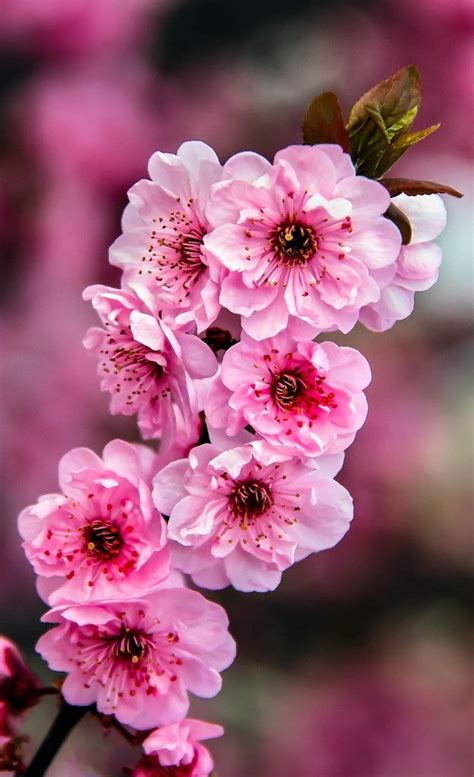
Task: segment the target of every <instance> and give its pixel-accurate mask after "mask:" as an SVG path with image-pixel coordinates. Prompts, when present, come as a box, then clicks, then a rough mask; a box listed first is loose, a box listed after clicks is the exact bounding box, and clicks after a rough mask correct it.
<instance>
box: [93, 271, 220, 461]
mask: <svg viewBox="0 0 474 777" xmlns="http://www.w3.org/2000/svg"><path fill="white" fill-rule="evenodd" d="M142 292H143V296H142V298H140V297H139V296H138V295H137V294H135V292H134V291H132V290H126V289H112V288H108V287H107V286H89V288H87V289H86V290H85V291H84V295H83V296H84V299H86V300H89V299H90V300H92V304H93V306H94V308H95V309H96V310H97V312H98V314H99V316H100V318H101V320H102V322H103V324H104V326H105V328H104V329H101V328H99V327H92V328H91V329H89V330H88V332H87V334H86V336H85V338H84V341H83V342H84V346H85V347H86V348H87V350H88V351H90V352H91V353H92V354H94V355H95V356H96V357H97V358H99V359H100V361H99V367H98V371H99V374H100V375H101V376H102V381H101V388H102V390H103V391H109V392H110V393H111V394H112V399H111V402H110V412H111V413H112V415H116V414H117V413H122V414H124V415H134V414H135V413H136V414H137V415H138V425H139V427H140V431H141V433H142V435H143V437H145V438H150V437H161V440H162V445H163V447H165V448H167V447H171V446H172V445H174V444H175V443H176V442H178V443H179V444H182V446H183V448H184V447H185V446H186V444H188V443H189V444H192V443H193V442H196V440H197V438H198V437H199V430H200V427H201V422H200V420H199V410H200V407H199V403H198V397H197V392H196V386H195V385H194V382H193V379H199V378H207V377H210V376H211V375H213V374H214V373H215V371H216V369H217V362H216V359H215V356H214V354H213V353H212V351H211V349H210V348H209V347H208V346H207V345H206V344H205V343H204V342H202V340H200V339H199V337H196V336H195V335H191V334H184V333H183V332H180V331H176V332H172V331H171V330H170V329H169V328H168V326H167V325H166V324H165V323H164V321H163V320H162V319H161V318H159V316H158V315H157V311H156V309H154V300H153V299H151V298H150V295H149V294H146V290H145V289H142Z"/></svg>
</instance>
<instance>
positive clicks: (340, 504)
mask: <svg viewBox="0 0 474 777" xmlns="http://www.w3.org/2000/svg"><path fill="white" fill-rule="evenodd" d="M342 459H343V457H342V455H338V456H324V457H320V458H319V459H318V468H316V465H314V464H313V465H312V466H310V465H309V464H307V463H305V462H304V461H301V460H299V459H292V460H288V457H285V455H281V454H278V453H277V452H275V451H274V450H272V449H270V448H269V447H268V446H267V445H265V443H262V442H261V441H260V442H253V443H248V444H246V445H242V446H239V447H237V448H229V449H227V450H224V451H222V449H221V448H220V447H218V446H216V445H213V444H205V445H200V446H198V447H197V448H194V449H193V450H192V451H191V453H190V455H189V459H181V460H180V461H176V462H173V463H172V464H169V465H168V466H167V467H165V468H164V469H163V470H162V471H161V472H159V473H158V474H157V476H156V477H155V479H154V489H153V499H154V501H155V504H156V505H157V506H158V507H159V509H161V510H162V511H163V512H164V513H166V514H167V515H170V520H169V523H168V536H169V538H170V539H171V540H174V541H175V542H174V547H173V553H174V563H175V564H176V566H177V568H178V569H181V570H182V571H183V572H187V573H189V574H191V575H192V578H193V580H194V581H195V583H197V584H198V585H202V586H204V587H206V588H212V589H217V588H224V587H225V586H227V585H229V584H231V585H232V586H233V587H234V588H236V589H237V590H239V591H268V590H273V589H275V588H276V587H277V586H278V585H279V583H280V581H281V576H282V572H283V571H284V570H285V569H287V568H288V567H290V566H291V565H292V564H293V563H294V562H295V561H299V560H301V559H303V558H306V556H308V555H309V554H310V553H315V552H318V551H320V550H324V549H326V548H330V547H333V545H335V544H336V543H337V542H339V540H340V539H341V538H342V537H343V536H344V534H345V533H346V531H347V530H348V528H349V524H350V521H351V519H352V500H351V497H350V495H349V494H348V492H347V491H346V490H345V488H343V487H342V486H341V485H339V483H336V482H335V481H334V480H333V477H334V475H335V474H336V472H338V470H339V469H340V467H341V465H342Z"/></svg>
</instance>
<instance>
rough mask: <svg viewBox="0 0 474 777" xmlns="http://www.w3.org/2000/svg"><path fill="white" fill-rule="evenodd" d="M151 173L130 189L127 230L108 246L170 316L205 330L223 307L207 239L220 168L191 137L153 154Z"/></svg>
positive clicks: (119, 263)
mask: <svg viewBox="0 0 474 777" xmlns="http://www.w3.org/2000/svg"><path fill="white" fill-rule="evenodd" d="M149 173H150V177H151V181H150V180H142V181H139V182H138V183H136V184H135V185H134V186H132V188H131V189H130V191H129V193H128V194H129V199H130V204H129V205H128V206H127V208H126V209H125V213H124V217H123V221H122V227H123V234H122V235H121V236H120V237H119V238H117V240H116V241H115V243H114V244H113V245H112V247H111V249H110V262H111V263H112V264H115V265H117V266H118V267H121V268H122V269H123V270H124V271H125V273H126V276H127V278H128V279H129V280H130V281H132V282H133V283H134V284H138V285H144V286H146V287H147V288H149V290H150V292H151V294H152V295H153V296H154V297H155V299H156V300H157V302H158V306H159V308H160V310H162V311H163V316H164V318H165V319H166V320H169V319H171V320H172V321H173V322H176V323H177V324H179V325H182V324H187V323H189V322H192V321H195V322H196V325H197V329H198V332H202V331H203V330H204V329H206V328H207V327H208V326H209V325H210V324H211V323H212V322H213V321H215V319H216V318H217V315H218V313H219V310H220V305H219V301H218V296H219V289H218V284H217V282H216V281H215V280H213V279H211V278H210V275H209V268H208V260H207V253H206V249H205V247H204V242H203V240H204V236H205V235H206V233H207V232H208V230H209V222H208V219H207V216H206V205H207V201H208V198H209V192H210V189H211V187H212V185H213V184H214V183H216V182H217V181H219V180H220V178H221V175H222V166H221V164H220V163H219V160H218V158H217V156H216V154H215V153H214V151H213V150H212V149H211V148H210V147H209V146H207V145H206V144H205V143H201V142H198V141H190V142H186V143H183V144H182V145H181V146H180V148H179V149H178V151H177V153H176V154H164V153H161V152H156V153H155V154H153V156H152V157H151V159H150V162H149Z"/></svg>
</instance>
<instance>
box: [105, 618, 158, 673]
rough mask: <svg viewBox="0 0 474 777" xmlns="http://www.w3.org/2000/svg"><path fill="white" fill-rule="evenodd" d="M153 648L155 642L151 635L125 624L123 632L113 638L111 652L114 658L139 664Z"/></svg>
mask: <svg viewBox="0 0 474 777" xmlns="http://www.w3.org/2000/svg"><path fill="white" fill-rule="evenodd" d="M152 648H153V642H152V640H151V639H150V638H149V637H147V636H146V635H144V634H142V633H141V632H139V631H137V630H136V629H129V628H127V627H126V626H123V627H122V632H121V634H120V635H119V636H118V637H116V638H114V640H113V643H112V649H111V652H112V655H113V656H114V658H119V659H124V660H126V661H131V662H132V664H138V662H139V661H141V660H142V659H143V658H145V657H146V656H147V655H148V654H149V653H150V652H151V650H152Z"/></svg>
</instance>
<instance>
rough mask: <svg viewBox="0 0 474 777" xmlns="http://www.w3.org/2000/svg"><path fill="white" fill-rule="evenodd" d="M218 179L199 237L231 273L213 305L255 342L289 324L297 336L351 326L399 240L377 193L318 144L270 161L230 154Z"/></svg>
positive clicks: (386, 200) (384, 274)
mask: <svg viewBox="0 0 474 777" xmlns="http://www.w3.org/2000/svg"><path fill="white" fill-rule="evenodd" d="M242 156H243V158H242ZM224 178H226V180H224V181H223V182H222V183H220V184H218V185H216V186H215V187H214V190H213V195H212V203H211V204H210V205H209V207H208V213H209V218H210V219H211V221H212V223H213V225H214V226H216V229H214V230H213V231H212V232H211V233H210V234H209V235H207V237H206V238H205V240H204V242H205V246H206V249H207V251H208V254H209V255H210V256H211V257H212V262H211V268H214V269H213V272H216V273H218V272H219V271H220V267H221V266H224V267H225V268H227V269H228V270H229V271H230V272H229V273H228V274H227V275H226V276H225V277H223V280H222V288H221V294H220V302H221V304H222V305H223V306H224V307H227V308H228V309H229V310H231V311H232V312H234V313H240V314H241V315H242V326H243V328H244V329H245V331H246V332H247V333H248V334H250V335H251V336H252V337H254V338H255V339H258V340H262V339H263V338H266V337H271V336H272V335H275V334H277V333H278V332H281V331H282V330H283V329H285V328H286V327H287V326H288V325H290V326H291V327H293V326H296V327H297V328H295V330H294V331H295V332H298V334H302V332H303V331H305V332H307V331H308V326H309V327H310V328H311V329H312V331H313V333H317V332H321V331H323V330H331V329H335V328H337V329H340V330H341V331H342V332H348V331H349V330H350V329H352V327H353V326H354V324H355V323H356V321H357V319H358V316H359V310H360V309H361V308H362V307H364V306H365V305H368V304H369V303H371V302H377V301H378V300H379V299H380V290H381V288H382V287H383V286H385V285H387V284H388V283H389V282H390V281H391V280H392V278H393V276H394V274H395V262H396V259H397V256H398V253H399V250H400V244H401V238H400V233H399V231H398V229H397V228H396V227H395V226H394V225H393V224H392V223H391V222H389V221H388V220H387V219H385V218H384V217H383V215H382V214H383V213H384V212H385V211H386V210H387V208H388V206H389V204H390V197H389V194H388V192H387V191H386V190H385V188H384V187H383V186H382V185H381V184H379V183H377V182H376V181H372V180H369V179H367V178H364V177H362V176H356V175H355V171H354V167H353V165H352V162H351V160H350V157H349V155H348V154H344V153H343V152H342V149H341V148H340V147H339V146H336V145H324V144H323V145H318V146H290V147H289V148H286V149H284V150H282V151H279V152H278V153H277V154H276V156H275V160H274V163H273V165H270V163H269V162H267V161H266V160H265V159H263V158H262V157H259V156H258V155H256V154H254V155H252V158H250V155H237V156H236V157H234V158H233V159H231V160H229V162H228V163H227V165H226V167H225V169H224ZM302 326H304V330H303V329H302Z"/></svg>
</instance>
